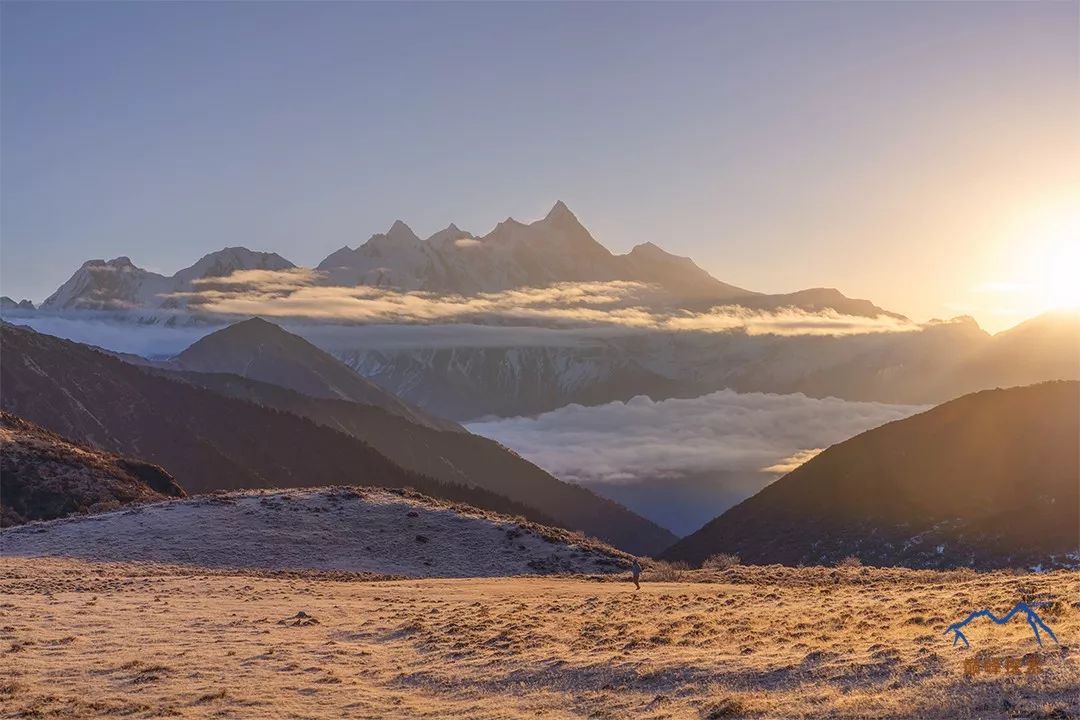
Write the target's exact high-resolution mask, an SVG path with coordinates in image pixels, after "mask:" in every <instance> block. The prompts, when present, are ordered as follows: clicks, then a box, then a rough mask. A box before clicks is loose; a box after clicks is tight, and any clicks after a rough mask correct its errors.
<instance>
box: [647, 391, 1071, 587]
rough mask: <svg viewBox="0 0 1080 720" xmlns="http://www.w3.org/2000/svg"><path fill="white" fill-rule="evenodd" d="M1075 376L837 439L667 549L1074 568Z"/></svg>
mask: <svg viewBox="0 0 1080 720" xmlns="http://www.w3.org/2000/svg"><path fill="white" fill-rule="evenodd" d="M1078 533H1080V382H1077V381H1052V382H1045V383H1040V384H1038V385H1029V386H1022V387H1013V388H1007V389H1000V388H999V389H995V390H983V391H980V392H976V393H972V394H969V395H964V396H963V397H960V398H957V399H955V400H951V401H949V402H946V403H943V404H941V405H938V406H936V407H934V408H932V409H930V410H928V411H926V412H923V413H920V414H918V415H913V416H911V417H909V418H906V419H903V420H896V421H893V422H890V423H887V424H885V425H882V426H880V427H878V428H875V429H872V430H868V431H866V432H864V433H860V434H859V435H856V436H854V437H852V438H849V439H848V440H845V441H843V442H841V443H837V444H836V445H833V446H832V447H830V448H828V449H826V450H825V451H824V452H822V453H820V454H818V455H817V456H815V457H814V458H812V459H811V460H809V461H807V462H806V463H804V464H803V465H801V466H800V467H799V468H797V469H796V470H794V471H792V472H790V473H788V474H787V475H785V476H784V477H782V478H780V479H779V480H777V481H776V482H774V483H772V484H771V485H769V486H768V487H766V488H764V489H763V490H761V491H760V492H758V493H757V494H756V495H754V496H752V497H751V498H749V499H747V500H745V501H743V502H742V503H740V504H738V505H736V506H735V507H733V508H731V509H730V510H728V511H726V512H725V513H723V514H722V515H720V516H719V517H717V518H716V519H714V520H713V521H711V522H710V523H708V524H706V525H705V526H704V527H703V528H702V529H701V530H699V531H698V532H696V533H694V534H692V535H690V536H688V537H686V538H684V539H682V540H680V541H679V542H678V543H676V544H675V545H673V546H672V547H671V548H669V549H668V550H666V551H665V552H664V557H666V558H668V559H672V560H686V561H690V562H698V563H700V562H701V561H703V560H704V559H705V558H706V557H708V556H710V555H713V554H715V553H733V554H737V555H739V556H740V558H742V560H743V562H747V563H750V564H770V563H782V564H797V563H805V564H831V563H834V562H836V561H839V560H840V559H842V558H844V557H846V556H849V555H855V556H857V557H859V558H860V559H861V560H862V561H863V562H864V563H868V564H874V565H906V566H908V567H930V568H934V567H937V568H945V567H961V566H972V567H975V568H978V569H988V568H999V567H1016V566H1025V567H1028V566H1041V567H1055V566H1064V567H1071V566H1076V565H1080V534H1078Z"/></svg>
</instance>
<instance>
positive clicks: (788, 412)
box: [468, 390, 925, 484]
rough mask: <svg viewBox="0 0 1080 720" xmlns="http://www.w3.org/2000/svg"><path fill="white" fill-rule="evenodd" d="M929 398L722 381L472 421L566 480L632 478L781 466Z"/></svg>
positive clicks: (588, 481) (778, 468)
mask: <svg viewBox="0 0 1080 720" xmlns="http://www.w3.org/2000/svg"><path fill="white" fill-rule="evenodd" d="M924 409H925V408H924V407H922V406H915V405H889V404H885V403H876V402H849V401H846V400H838V399H836V398H826V399H815V398H809V397H806V396H805V395H802V394H795V395H771V394H765V393H736V392H734V391H732V390H721V391H719V392H714V393H710V394H708V395H704V396H702V397H698V398H693V399H671V400H663V401H660V402H654V401H653V400H650V399H649V398H647V397H642V396H639V397H636V398H634V399H632V400H630V401H629V402H626V403H621V402H614V403H608V404H606V405H600V406H597V407H582V406H580V405H568V406H566V407H564V408H560V409H558V410H554V411H552V412H548V413H544V414H542V415H540V416H538V417H535V418H526V417H516V418H504V419H496V420H490V421H482V422H476V423H472V424H470V425H468V428H469V429H470V430H471V431H473V432H475V433H478V434H480V435H484V436H486V437H489V438H492V439H494V440H497V441H498V442H500V443H502V444H503V445H506V446H507V447H509V448H512V449H513V450H515V451H517V452H518V453H520V454H521V455H522V456H524V457H525V458H527V459H529V460H530V461H532V462H534V463H536V464H537V465H539V466H540V467H542V468H544V469H545V470H548V471H549V472H551V473H552V474H554V475H556V476H557V477H559V478H562V479H564V480H570V481H574V482H581V483H584V484H594V483H635V482H643V481H653V480H656V479H657V478H664V477H681V476H686V475H691V474H701V473H731V472H768V473H776V474H779V473H784V472H788V471H790V470H792V469H794V468H795V467H797V466H798V465H799V464H801V462H805V461H806V460H808V459H810V457H812V456H813V455H814V454H816V453H817V452H819V451H820V449H821V448H825V447H828V446H829V445H832V444H834V443H837V442H839V441H841V440H845V439H847V438H849V437H851V436H853V435H856V434H858V433H860V432H863V431H864V430H868V429H870V428H873V427H877V426H879V425H882V424H884V423H887V422H890V421H892V420H899V419H901V418H905V417H908V416H909V415H912V414H914V413H916V412H920V411H922V410H924Z"/></svg>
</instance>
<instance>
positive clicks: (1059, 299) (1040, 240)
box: [1025, 208, 1080, 310]
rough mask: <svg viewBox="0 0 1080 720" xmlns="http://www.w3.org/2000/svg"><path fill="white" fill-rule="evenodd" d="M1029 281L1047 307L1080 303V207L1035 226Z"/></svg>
mask: <svg viewBox="0 0 1080 720" xmlns="http://www.w3.org/2000/svg"><path fill="white" fill-rule="evenodd" d="M1028 252H1029V253H1030V255H1029V257H1030V260H1029V261H1028V263H1025V265H1027V275H1028V277H1027V278H1025V280H1026V283H1027V284H1028V286H1029V287H1030V288H1031V291H1032V300H1034V301H1035V302H1036V303H1037V304H1039V305H1042V306H1043V307H1042V309H1044V310H1053V309H1059V308H1076V307H1078V306H1080V208H1073V212H1068V213H1066V212H1061V213H1057V214H1055V215H1054V216H1051V217H1049V218H1047V219H1046V220H1045V221H1044V222H1043V223H1040V226H1038V227H1035V228H1033V230H1032V242H1031V247H1030V249H1029V250H1028Z"/></svg>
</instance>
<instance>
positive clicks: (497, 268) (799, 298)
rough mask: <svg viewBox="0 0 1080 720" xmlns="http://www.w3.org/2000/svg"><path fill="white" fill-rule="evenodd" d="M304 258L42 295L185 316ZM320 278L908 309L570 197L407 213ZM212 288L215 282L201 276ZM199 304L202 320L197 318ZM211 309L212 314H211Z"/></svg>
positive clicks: (265, 256) (679, 303) (221, 257)
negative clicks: (241, 280) (572, 287)
mask: <svg viewBox="0 0 1080 720" xmlns="http://www.w3.org/2000/svg"><path fill="white" fill-rule="evenodd" d="M295 267H296V266H295V265H293V264H292V263H290V262H289V261H288V260H285V259H284V258H282V257H281V256H280V255H277V254H275V253H269V252H256V251H252V250H248V249H246V248H240V247H234V248H225V249H224V250H220V251H218V252H215V253H211V254H209V255H207V256H205V257H203V258H202V259H200V260H199V261H198V262H197V263H195V264H194V265H192V266H191V267H188V268H185V269H183V270H180V271H179V272H177V273H176V274H174V275H172V276H170V277H166V276H164V275H160V274H158V273H154V272H151V271H149V270H144V269H143V268H140V267H137V266H136V265H134V264H133V263H132V262H131V260H130V259H128V258H127V257H119V258H115V259H113V260H109V261H104V260H90V261H88V262H86V263H84V264H83V266H82V267H81V268H79V270H77V271H76V272H75V274H74V275H72V277H71V279H70V280H68V281H67V282H66V283H64V284H63V285H62V286H61V287H60V288H59V289H58V290H57V291H56V292H55V293H53V294H52V295H51V296H50V297H49V298H48V299H47V300H46V301H45V302H44V303H43V305H42V309H44V310H46V311H48V312H63V311H67V310H98V311H134V313H129V315H131V316H133V317H135V318H137V319H139V320H140V321H144V322H155V321H158V320H162V315H161V314H159V313H156V312H155V311H164V312H165V313H168V314H169V317H168V318H166V319H165V321H166V322H169V323H174V322H177V321H181V322H182V321H183V319H182V318H178V317H177V316H176V314H177V311H183V310H186V309H189V306H190V309H192V310H196V309H197V306H198V304H199V300H198V298H193V297H191V296H190V295H189V293H191V292H192V290H195V289H198V287H199V284H198V281H200V280H207V279H210V278H215V277H223V276H226V275H229V274H230V273H233V272H236V271H238V270H289V269H292V268H295ZM315 269H316V270H317V273H316V274H315V277H314V279H313V282H316V283H318V284H321V285H328V286H344V287H355V286H360V285H363V286H371V287H380V288H392V289H395V290H399V291H402V290H403V291H425V292H431V293H440V294H449V295H464V296H473V295H477V294H479V293H487V292H499V291H505V290H510V289H515V288H522V287H545V286H549V285H552V284H555V283H564V282H594V281H600V282H603V281H627V282H639V283H645V284H648V285H650V286H651V288H650V289H649V291H648V299H645V298H644V297H642V298H639V301H640V302H642V303H643V304H645V305H649V306H656V307H658V308H668V309H671V308H682V309H690V310H707V309H708V308H711V307H713V306H716V305H732V304H738V305H742V306H745V307H750V308H756V309H761V310H771V309H775V308H779V307H793V308H798V309H803V310H807V311H815V312H816V311H818V310H822V309H827V310H833V311H836V312H838V313H840V314H845V315H861V316H865V317H877V316H881V315H888V316H893V317H896V318H901V319H902V316H899V315H895V314H894V313H889V312H887V311H885V310H883V309H882V308H879V307H877V306H876V305H874V304H873V303H871V302H869V301H867V300H853V299H851V298H847V297H845V296H844V295H843V294H841V293H840V292H839V291H838V290H833V289H827V288H814V289H810V290H802V291H798V292H794V293H788V294H783V295H766V294H762V293H757V292H753V291H750V290H744V289H742V288H739V287H736V286H734V285H729V284H728V283H724V282H721V281H719V280H717V279H716V278H714V277H712V276H711V275H710V274H709V273H707V272H705V271H704V270H702V269H701V268H700V267H698V266H697V265H696V264H695V263H694V261H693V260H691V259H690V258H687V257H680V256H677V255H672V254H671V253H669V252H667V251H665V250H663V249H662V248H661V247H660V246H658V245H656V244H655V243H652V242H647V243H642V244H641V245H638V246H636V247H634V248H633V249H632V250H631V251H630V252H628V253H626V254H624V255H616V254H614V253H612V252H611V251H610V250H608V249H607V248H606V247H604V246H603V245H601V244H600V243H599V242H597V241H596V240H595V239H594V238H593V236H592V235H591V234H590V233H589V231H588V230H587V229H586V228H585V226H584V225H582V224H581V222H580V221H579V220H578V218H577V216H575V215H574V213H573V212H571V211H570V208H568V207H567V206H566V204H565V203H563V202H561V201H560V202H557V203H555V206H554V207H552V208H551V211H550V212H548V214H547V215H546V216H544V217H543V218H541V219H540V220H537V221H535V222H531V223H522V222H519V221H517V220H515V219H514V218H507V219H506V220H504V221H503V222H501V223H499V224H498V225H496V226H495V228H494V229H493V230H492V231H491V232H489V233H488V234H486V235H483V236H475V235H473V234H472V233H469V232H466V231H464V230H462V229H460V228H459V227H457V226H456V225H454V224H450V225H449V226H447V227H446V228H445V229H443V230H440V231H438V232H436V233H434V234H433V235H431V236H430V237H428V238H427V239H426V240H424V239H421V238H420V237H418V236H417V235H416V233H415V232H413V231H412V229H411V228H410V227H409V226H408V225H406V224H405V223H404V222H403V221H401V220H397V221H395V222H394V224H393V225H392V226H391V227H390V229H389V230H387V231H386V232H385V233H378V234H376V235H372V236H371V238H370V239H369V240H368V241H367V242H365V243H364V244H362V245H360V246H359V247H356V248H349V247H343V248H341V249H340V250H337V251H336V252H333V253H331V254H330V255H329V256H327V257H326V258H325V259H324V260H323V261H322V262H320V263H319V264H318V265H317V266H316V268H315ZM202 287H203V289H206V287H207V286H206V285H203V286H202ZM199 317H201V316H198V314H197V313H196V314H193V316H192V318H189V319H193V320H198V319H199ZM207 317H208V316H207Z"/></svg>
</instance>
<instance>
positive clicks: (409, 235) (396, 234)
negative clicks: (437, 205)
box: [386, 220, 420, 242]
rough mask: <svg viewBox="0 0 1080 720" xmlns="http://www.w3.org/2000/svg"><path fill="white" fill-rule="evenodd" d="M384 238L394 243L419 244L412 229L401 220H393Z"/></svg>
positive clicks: (418, 239)
mask: <svg viewBox="0 0 1080 720" xmlns="http://www.w3.org/2000/svg"><path fill="white" fill-rule="evenodd" d="M386 237H387V238H389V239H390V240H392V241H394V242H419V241H420V238H419V237H417V235H416V233H414V232H413V230H412V228H411V227H409V226H408V225H406V224H405V222H404V221H402V220H395V221H394V224H393V225H391V226H390V229H389V230H387V231H386Z"/></svg>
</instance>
